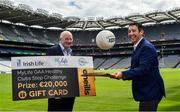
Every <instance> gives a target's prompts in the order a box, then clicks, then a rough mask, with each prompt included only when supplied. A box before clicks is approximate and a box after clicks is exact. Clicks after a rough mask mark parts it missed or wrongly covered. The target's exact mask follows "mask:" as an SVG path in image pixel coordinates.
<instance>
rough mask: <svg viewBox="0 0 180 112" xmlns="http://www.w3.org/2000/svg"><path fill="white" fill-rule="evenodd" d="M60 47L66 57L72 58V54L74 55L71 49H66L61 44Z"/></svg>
mask: <svg viewBox="0 0 180 112" xmlns="http://www.w3.org/2000/svg"><path fill="white" fill-rule="evenodd" d="M59 45H60V47H61V50H62V52H63V54H64V56H71V54H72V49H71V48H68V49H65V48H64V46H63V45H62V44H61V43H59Z"/></svg>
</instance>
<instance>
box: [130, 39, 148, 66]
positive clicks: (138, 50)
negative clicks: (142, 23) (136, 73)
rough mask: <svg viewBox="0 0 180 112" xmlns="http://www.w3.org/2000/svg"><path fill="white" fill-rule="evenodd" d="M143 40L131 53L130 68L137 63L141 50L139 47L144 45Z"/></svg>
mask: <svg viewBox="0 0 180 112" xmlns="http://www.w3.org/2000/svg"><path fill="white" fill-rule="evenodd" d="M144 41H145V39H144V38H143V39H142V40H141V41H140V42H139V44H138V46H137V47H136V49H135V51H134V52H133V54H132V57H131V68H133V67H134V66H135V65H136V63H137V62H136V61H138V57H139V52H140V50H141V45H142V44H143V43H144Z"/></svg>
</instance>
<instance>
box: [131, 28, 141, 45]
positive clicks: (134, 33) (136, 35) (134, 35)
mask: <svg viewBox="0 0 180 112" xmlns="http://www.w3.org/2000/svg"><path fill="white" fill-rule="evenodd" d="M143 35H144V30H143V29H142V28H138V26H137V25H130V26H129V28H128V37H129V38H130V39H131V41H132V42H133V43H134V44H136V43H137V42H138V41H139V40H140V38H141V37H142V36H143Z"/></svg>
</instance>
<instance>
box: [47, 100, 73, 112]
mask: <svg viewBox="0 0 180 112" xmlns="http://www.w3.org/2000/svg"><path fill="white" fill-rule="evenodd" d="M74 100H75V98H74V97H71V98H60V99H55V98H50V99H48V112H53V111H57V112H59V111H72V110H73V105H74Z"/></svg>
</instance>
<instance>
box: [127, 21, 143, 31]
mask: <svg viewBox="0 0 180 112" xmlns="http://www.w3.org/2000/svg"><path fill="white" fill-rule="evenodd" d="M133 25H135V26H137V28H138V30H139V31H141V30H144V27H143V26H142V24H140V23H136V22H133V23H130V24H129V26H133Z"/></svg>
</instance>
